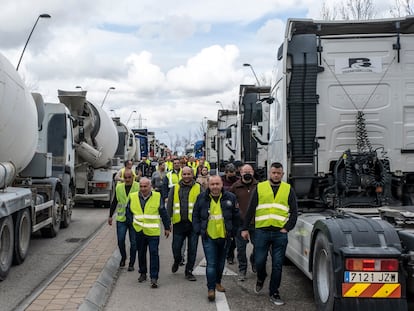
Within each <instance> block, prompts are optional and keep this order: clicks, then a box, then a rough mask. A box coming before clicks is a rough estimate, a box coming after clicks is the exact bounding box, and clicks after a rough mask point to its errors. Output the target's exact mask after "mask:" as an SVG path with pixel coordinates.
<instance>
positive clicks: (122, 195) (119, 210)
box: [115, 181, 139, 222]
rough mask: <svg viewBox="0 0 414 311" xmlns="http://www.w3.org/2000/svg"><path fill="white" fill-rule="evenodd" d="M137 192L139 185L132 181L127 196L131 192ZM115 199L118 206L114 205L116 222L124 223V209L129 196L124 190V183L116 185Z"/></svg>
mask: <svg viewBox="0 0 414 311" xmlns="http://www.w3.org/2000/svg"><path fill="white" fill-rule="evenodd" d="M137 191H139V183H137V182H136V181H134V182H133V183H132V186H131V189H130V190H129V194H131V193H132V192H137ZM115 194H116V199H117V201H118V204H117V205H116V221H119V222H125V221H126V207H127V205H128V201H129V198H128V197H129V196H127V194H126V190H125V183H124V182H121V183H118V184H117V185H116V188H115Z"/></svg>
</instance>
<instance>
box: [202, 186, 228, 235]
mask: <svg viewBox="0 0 414 311" xmlns="http://www.w3.org/2000/svg"><path fill="white" fill-rule="evenodd" d="M220 199H221V194H220V197H219V199H218V201H217V202H216V201H214V199H213V198H211V202H210V216H209V217H208V223H207V233H208V236H209V237H210V238H212V239H219V238H225V237H226V228H225V226H224V218H223V212H222V210H221V204H220Z"/></svg>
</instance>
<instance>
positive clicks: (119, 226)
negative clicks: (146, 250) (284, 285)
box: [116, 221, 137, 266]
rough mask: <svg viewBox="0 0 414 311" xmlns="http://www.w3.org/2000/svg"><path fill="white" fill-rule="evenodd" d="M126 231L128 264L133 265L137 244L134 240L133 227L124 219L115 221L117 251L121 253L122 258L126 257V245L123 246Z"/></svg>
mask: <svg viewBox="0 0 414 311" xmlns="http://www.w3.org/2000/svg"><path fill="white" fill-rule="evenodd" d="M127 231H128V234H129V244H130V248H129V265H130V266H133V265H134V264H135V259H136V256H137V244H136V242H135V229H134V227H133V226H132V224H131V223H129V222H127V221H124V222H121V221H117V222H116V236H117V238H118V248H119V252H120V253H121V257H122V259H124V260H125V259H126V257H127V254H126V247H125V238H126V233H127Z"/></svg>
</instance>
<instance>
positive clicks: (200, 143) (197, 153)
mask: <svg viewBox="0 0 414 311" xmlns="http://www.w3.org/2000/svg"><path fill="white" fill-rule="evenodd" d="M204 149H205V140H204V139H203V140H197V141H196V142H195V143H194V146H193V153H194V158H196V159H200V158H201V157H203V156H204V154H205V151H204Z"/></svg>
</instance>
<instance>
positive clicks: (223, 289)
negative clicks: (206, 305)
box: [216, 283, 226, 293]
mask: <svg viewBox="0 0 414 311" xmlns="http://www.w3.org/2000/svg"><path fill="white" fill-rule="evenodd" d="M216 290H217V291H218V292H221V293H224V292H225V291H226V289H225V288H224V287H223V285H221V284H220V283H217V284H216Z"/></svg>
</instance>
